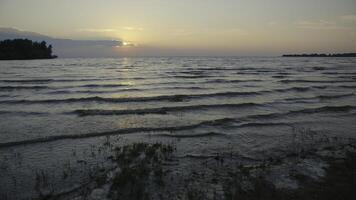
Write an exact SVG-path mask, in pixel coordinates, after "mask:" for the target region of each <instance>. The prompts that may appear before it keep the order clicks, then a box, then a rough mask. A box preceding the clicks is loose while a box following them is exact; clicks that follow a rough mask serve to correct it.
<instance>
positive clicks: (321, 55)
mask: <svg viewBox="0 0 356 200" xmlns="http://www.w3.org/2000/svg"><path fill="white" fill-rule="evenodd" d="M282 57H356V53H337V54H317V53H313V54H285V55H283V56H282Z"/></svg>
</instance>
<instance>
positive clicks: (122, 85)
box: [74, 84, 129, 88]
mask: <svg viewBox="0 0 356 200" xmlns="http://www.w3.org/2000/svg"><path fill="white" fill-rule="evenodd" d="M125 86H129V85H127V84H87V85H78V86H74V87H85V88H98V87H125Z"/></svg>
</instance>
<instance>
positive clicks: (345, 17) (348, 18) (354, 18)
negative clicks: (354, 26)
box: [340, 15, 356, 22]
mask: <svg viewBox="0 0 356 200" xmlns="http://www.w3.org/2000/svg"><path fill="white" fill-rule="evenodd" d="M340 18H341V19H342V20H345V21H355V22H356V15H343V16H341V17H340Z"/></svg>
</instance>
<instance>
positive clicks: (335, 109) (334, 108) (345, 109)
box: [290, 106, 356, 114]
mask: <svg viewBox="0 0 356 200" xmlns="http://www.w3.org/2000/svg"><path fill="white" fill-rule="evenodd" d="M354 109H356V107H355V106H323V107H318V108H306V109H302V110H296V111H290V113H308V114H310V113H321V112H350V111H352V110H354Z"/></svg>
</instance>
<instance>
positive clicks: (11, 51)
mask: <svg viewBox="0 0 356 200" xmlns="http://www.w3.org/2000/svg"><path fill="white" fill-rule="evenodd" d="M56 57H57V56H55V55H52V45H48V46H47V44H46V42H45V41H42V42H34V41H32V40H29V39H13V40H3V41H0V60H27V59H51V58H56Z"/></svg>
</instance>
